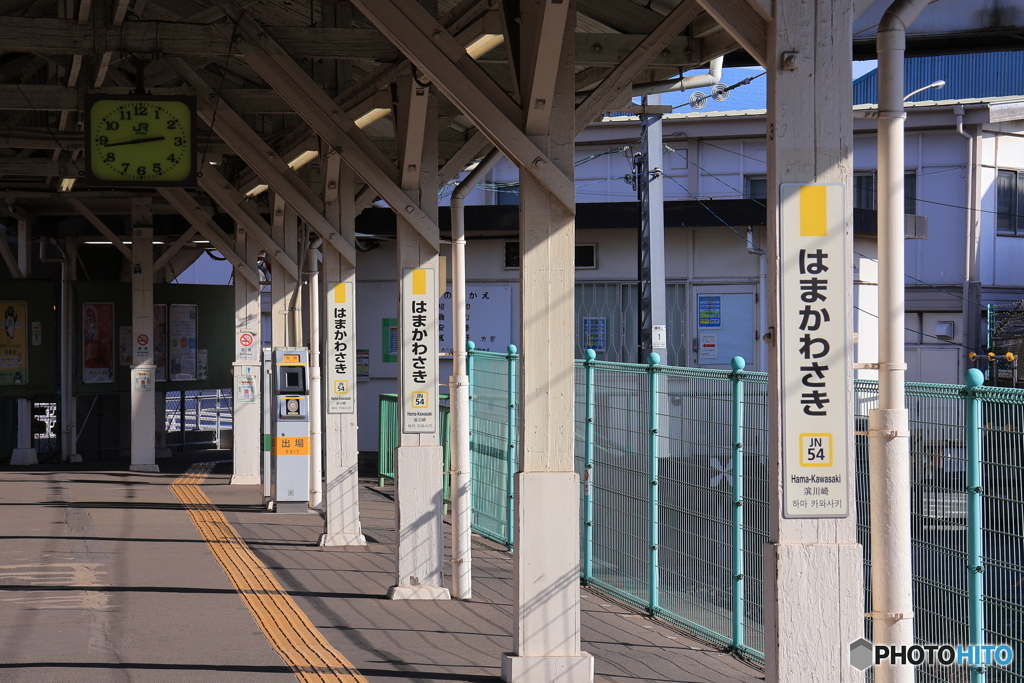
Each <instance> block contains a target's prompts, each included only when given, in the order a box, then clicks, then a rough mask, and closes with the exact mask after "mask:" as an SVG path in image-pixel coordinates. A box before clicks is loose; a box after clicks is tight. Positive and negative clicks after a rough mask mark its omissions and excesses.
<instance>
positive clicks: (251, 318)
mask: <svg viewBox="0 0 1024 683" xmlns="http://www.w3.org/2000/svg"><path fill="white" fill-rule="evenodd" d="M259 249H260V247H259V243H257V242H256V240H254V239H252V238H251V237H250V236H249V235H248V234H247V233H246V232H245V230H244V229H243V228H242V227H241V226H239V225H236V226H235V252H236V253H238V254H239V255H240V256H242V258H244V259H245V262H246V263H247V264H248V265H250V266H252V268H253V270H255V271H257V272H259V268H258V263H257V261H258V257H259ZM232 367H233V370H234V371H233V372H232V373H231V374H232V380H231V381H232V382H233V386H232V391H233V392H234V396H233V400H232V402H231V411H232V424H233V429H232V431H233V434H232V437H233V439H234V441H233V443H232V447H231V448H232V450H231V457H232V463H233V468H232V472H231V483H232V484H259V483H260V464H261V463H260V456H261V454H262V444H261V443H260V435H261V432H262V425H261V423H260V392H261V386H260V384H261V382H260V378H261V376H262V374H263V373H262V366H261V359H260V289H259V287H256V286H254V285H253V284H252V283H251V282H249V281H248V280H247V279H246V278H244V277H242V276H241V275H239V274H238V273H237V272H236V273H235V362H234V364H233V366H232Z"/></svg>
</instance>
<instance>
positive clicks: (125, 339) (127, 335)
mask: <svg viewBox="0 0 1024 683" xmlns="http://www.w3.org/2000/svg"><path fill="white" fill-rule="evenodd" d="M117 349H118V350H117V357H118V358H119V360H118V365H124V366H126V367H127V366H129V365H131V364H132V353H133V351H132V326H131V325H121V326H120V327H118V328H117Z"/></svg>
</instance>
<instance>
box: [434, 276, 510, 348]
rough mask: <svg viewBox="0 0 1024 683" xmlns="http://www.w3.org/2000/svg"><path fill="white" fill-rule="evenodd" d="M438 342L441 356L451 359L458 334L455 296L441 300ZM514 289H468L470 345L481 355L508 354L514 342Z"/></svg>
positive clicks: (448, 293) (486, 286)
mask: <svg viewBox="0 0 1024 683" xmlns="http://www.w3.org/2000/svg"><path fill="white" fill-rule="evenodd" d="M437 310H438V318H437V341H438V344H440V346H441V353H442V354H447V355H451V353H452V351H453V349H454V347H453V343H452V339H453V332H454V330H455V320H454V315H455V312H454V310H453V306H452V292H451V290H448V291H446V292H445V293H444V294H442V295H441V297H440V298H439V299H438V309H437ZM511 310H512V287H511V286H509V285H503V284H481V285H466V341H471V342H473V343H474V344H476V350H477V351H496V352H499V353H504V352H505V349H507V348H508V345H509V344H510V343H511V342H512V322H511V317H510V316H509V311H511Z"/></svg>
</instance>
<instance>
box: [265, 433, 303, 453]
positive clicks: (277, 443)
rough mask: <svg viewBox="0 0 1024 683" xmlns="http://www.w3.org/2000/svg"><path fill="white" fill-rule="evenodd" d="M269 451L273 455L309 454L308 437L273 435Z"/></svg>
mask: <svg viewBox="0 0 1024 683" xmlns="http://www.w3.org/2000/svg"><path fill="white" fill-rule="evenodd" d="M271 453H273V454H274V455H309V437H306V436H275V437H274V443H273V448H272V449H271Z"/></svg>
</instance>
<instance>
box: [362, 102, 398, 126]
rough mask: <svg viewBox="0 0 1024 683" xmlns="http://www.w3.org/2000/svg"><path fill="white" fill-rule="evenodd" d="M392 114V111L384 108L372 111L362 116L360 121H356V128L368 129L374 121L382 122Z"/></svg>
mask: <svg viewBox="0 0 1024 683" xmlns="http://www.w3.org/2000/svg"><path fill="white" fill-rule="evenodd" d="M390 113H391V110H390V109H384V108H382V107H378V108H376V109H371V110H370V111H368V112H366V113H365V114H363V115H362V116H360V117H359V118H358V119H356V121H355V124H356V127H357V128H366V127H367V126H368V125H370V124H371V123H373V122H374V121H380V120H381V119H382V118H384V117H385V116H387V115H388V114H390Z"/></svg>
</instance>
